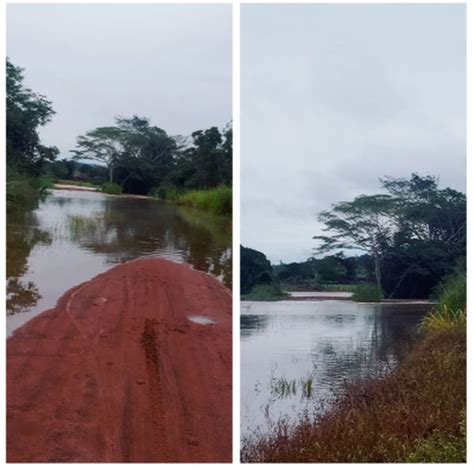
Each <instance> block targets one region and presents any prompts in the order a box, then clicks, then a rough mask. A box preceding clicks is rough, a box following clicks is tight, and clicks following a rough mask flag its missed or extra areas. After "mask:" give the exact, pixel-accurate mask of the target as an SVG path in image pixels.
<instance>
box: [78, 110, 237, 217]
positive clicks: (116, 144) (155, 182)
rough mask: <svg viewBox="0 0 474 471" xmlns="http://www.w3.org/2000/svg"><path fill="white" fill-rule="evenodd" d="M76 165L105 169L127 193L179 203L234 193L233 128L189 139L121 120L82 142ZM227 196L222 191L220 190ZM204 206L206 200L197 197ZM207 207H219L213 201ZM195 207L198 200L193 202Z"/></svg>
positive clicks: (134, 120)
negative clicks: (183, 197) (207, 193)
mask: <svg viewBox="0 0 474 471" xmlns="http://www.w3.org/2000/svg"><path fill="white" fill-rule="evenodd" d="M72 152H73V155H74V158H75V159H76V160H77V161H80V160H84V159H87V160H89V161H91V160H92V161H96V162H97V163H98V164H99V165H101V166H102V168H105V169H106V173H107V181H108V182H109V183H116V184H119V185H120V186H121V187H122V189H123V192H124V193H131V194H142V195H153V196H158V197H160V198H167V199H169V198H170V197H176V196H177V195H178V194H186V193H187V192H189V191H201V190H211V189H217V188H219V187H230V185H231V184H232V127H231V126H230V125H229V126H227V127H226V128H225V129H223V130H222V131H221V130H219V129H218V128H217V127H211V128H209V129H206V130H199V131H195V132H193V133H192V134H191V136H190V137H189V138H188V137H182V136H171V135H169V134H168V133H167V132H166V131H165V130H164V129H161V128H159V127H158V126H153V125H152V124H151V123H150V120H149V119H148V118H144V117H138V116H133V117H131V118H116V120H115V124H114V125H109V126H102V127H99V128H96V129H93V130H90V131H88V132H86V133H85V134H84V135H81V136H79V137H78V138H77V145H76V148H75V149H74V150H73V151H72ZM219 191H222V190H219ZM196 199H197V200H198V202H199V203H201V202H202V199H201V197H198V196H196ZM210 200H211V201H210V202H209V203H208V202H207V201H204V204H205V206H208V205H210V206H212V207H213V208H215V209H216V210H218V211H220V212H222V211H228V208H227V207H225V208H224V207H222V208H221V207H217V206H216V204H227V205H228V199H224V200H223V203H220V200H219V202H218V203H215V202H214V196H212V197H210ZM192 201H193V202H194V199H193V200H192Z"/></svg>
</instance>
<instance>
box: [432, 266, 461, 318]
mask: <svg viewBox="0 0 474 471" xmlns="http://www.w3.org/2000/svg"><path fill="white" fill-rule="evenodd" d="M435 293H436V294H437V297H438V299H439V304H440V306H446V307H447V309H449V310H451V311H458V310H462V309H464V308H465V307H466V272H465V271H458V272H456V273H455V274H453V275H451V276H449V277H448V278H446V279H445V280H444V281H443V282H442V283H440V285H439V286H438V287H437V288H436V290H435Z"/></svg>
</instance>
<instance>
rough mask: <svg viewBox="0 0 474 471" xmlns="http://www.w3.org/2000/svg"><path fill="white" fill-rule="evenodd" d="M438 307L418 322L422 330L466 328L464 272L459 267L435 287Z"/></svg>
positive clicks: (442, 330) (462, 329) (432, 331)
mask: <svg viewBox="0 0 474 471" xmlns="http://www.w3.org/2000/svg"><path fill="white" fill-rule="evenodd" d="M436 293H437V295H438V296H439V305H438V307H437V308H436V309H435V310H434V311H432V312H431V313H429V314H428V315H426V316H425V317H424V318H423V320H422V321H421V323H420V330H421V331H423V332H429V333H436V332H451V331H461V332H463V331H464V330H465V328H466V272H465V269H463V268H462V267H460V268H459V269H458V271H456V272H455V273H454V274H452V275H451V276H449V277H447V278H446V279H445V280H444V281H443V282H441V283H440V284H439V286H438V287H437V289H436Z"/></svg>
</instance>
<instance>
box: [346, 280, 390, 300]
mask: <svg viewBox="0 0 474 471" xmlns="http://www.w3.org/2000/svg"><path fill="white" fill-rule="evenodd" d="M353 293H354V294H353V295H352V300H353V301H357V302H359V303H379V302H380V301H382V299H383V291H382V288H380V287H379V286H377V285H374V284H370V283H364V284H361V285H357V286H355V288H354V290H353Z"/></svg>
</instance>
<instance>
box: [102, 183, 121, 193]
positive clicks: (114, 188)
mask: <svg viewBox="0 0 474 471" xmlns="http://www.w3.org/2000/svg"><path fill="white" fill-rule="evenodd" d="M100 191H102V192H103V193H107V194H108V195H121V194H122V187H121V186H120V185H119V184H118V183H104V184H103V185H102V187H101V189H100Z"/></svg>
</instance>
